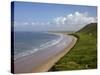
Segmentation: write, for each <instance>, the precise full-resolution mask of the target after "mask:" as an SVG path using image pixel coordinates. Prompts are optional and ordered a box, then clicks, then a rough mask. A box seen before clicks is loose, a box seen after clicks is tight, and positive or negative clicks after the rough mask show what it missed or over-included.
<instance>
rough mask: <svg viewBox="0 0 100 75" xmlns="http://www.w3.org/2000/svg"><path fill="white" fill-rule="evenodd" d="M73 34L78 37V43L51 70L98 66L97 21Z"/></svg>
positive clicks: (93, 67)
mask: <svg viewBox="0 0 100 75" xmlns="http://www.w3.org/2000/svg"><path fill="white" fill-rule="evenodd" d="M71 35H74V36H75V37H77V38H78V41H77V43H76V45H75V46H74V47H73V48H72V49H71V50H70V51H69V52H68V53H67V54H66V55H65V56H64V57H62V58H61V59H60V60H59V61H58V62H57V63H56V64H55V65H54V66H53V67H52V68H51V69H50V71H64V70H81V69H95V68H97V23H91V24H89V25H87V26H86V27H84V28H83V29H82V30H79V31H78V32H76V33H74V34H71Z"/></svg>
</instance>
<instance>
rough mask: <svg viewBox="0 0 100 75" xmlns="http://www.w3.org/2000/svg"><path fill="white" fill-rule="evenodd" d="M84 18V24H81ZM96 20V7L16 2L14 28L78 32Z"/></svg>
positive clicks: (19, 29)
mask: <svg viewBox="0 0 100 75" xmlns="http://www.w3.org/2000/svg"><path fill="white" fill-rule="evenodd" d="M82 17H83V18H84V19H85V20H84V19H82V20H84V23H82V22H81V23H79V22H80V21H81V20H80V19H81V18H82ZM96 19H97V8H96V7H95V6H80V5H67V4H48V3H34V2H14V27H15V30H18V31H50V30H57V31H58V30H66V31H73V30H74V31H77V30H78V29H80V28H82V27H83V26H84V25H85V24H88V23H90V22H95V21H96ZM76 20H77V21H76ZM89 21H90V22H89ZM74 22H75V24H74ZM76 22H78V23H76ZM74 26H76V27H74Z"/></svg>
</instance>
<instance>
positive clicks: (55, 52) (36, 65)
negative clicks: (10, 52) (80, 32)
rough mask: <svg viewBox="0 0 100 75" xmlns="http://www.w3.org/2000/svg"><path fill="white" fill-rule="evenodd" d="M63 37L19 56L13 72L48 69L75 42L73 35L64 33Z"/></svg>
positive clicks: (43, 70)
mask: <svg viewBox="0 0 100 75" xmlns="http://www.w3.org/2000/svg"><path fill="white" fill-rule="evenodd" d="M60 35H62V36H63V39H62V40H61V41H60V42H59V43H57V44H55V45H53V46H52V47H49V48H46V49H45V50H40V51H37V52H36V53H34V54H31V55H28V56H26V57H23V58H20V59H18V60H16V61H15V62H14V68H15V69H14V73H32V72H33V73H35V72H46V71H48V70H49V69H50V68H51V67H52V66H53V65H54V64H55V63H56V62H57V61H58V60H59V59H61V57H63V56H64V55H65V54H66V53H67V52H68V51H69V50H70V49H71V48H72V47H73V46H74V45H75V43H76V41H77V39H76V38H75V37H74V36H70V35H64V34H60Z"/></svg>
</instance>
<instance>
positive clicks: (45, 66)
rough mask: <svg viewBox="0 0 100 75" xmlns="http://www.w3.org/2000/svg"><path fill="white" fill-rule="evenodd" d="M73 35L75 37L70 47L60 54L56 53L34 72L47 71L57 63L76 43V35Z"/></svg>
mask: <svg viewBox="0 0 100 75" xmlns="http://www.w3.org/2000/svg"><path fill="white" fill-rule="evenodd" d="M64 35H65V34H64ZM69 36H70V35H69ZM71 37H72V38H73V40H72V42H71V43H70V45H69V46H68V47H66V48H65V49H64V50H63V51H62V52H61V53H59V54H57V55H55V56H54V57H52V58H51V59H49V60H48V61H47V62H46V63H44V64H42V65H40V66H38V67H37V68H35V69H33V71H32V73H37V72H47V71H48V70H49V69H50V68H51V67H53V66H54V65H55V63H56V62H58V61H59V60H60V59H61V58H62V57H63V56H64V55H65V54H66V53H67V52H69V51H70V49H71V48H72V47H73V46H74V45H75V43H76V41H77V38H76V37H74V36H71Z"/></svg>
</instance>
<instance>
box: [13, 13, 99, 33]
mask: <svg viewBox="0 0 100 75" xmlns="http://www.w3.org/2000/svg"><path fill="white" fill-rule="evenodd" d="M96 21H97V18H96V17H93V16H90V15H89V13H87V12H84V13H80V12H74V13H70V14H67V15H65V16H59V17H56V18H53V19H52V20H51V21H47V22H35V21H33V22H20V23H18V22H15V25H14V26H15V27H20V29H21V28H22V29H24V28H26V29H27V28H28V29H29V28H30V29H32V30H71V31H77V30H79V29H80V28H82V27H84V26H85V25H86V24H89V23H93V22H96Z"/></svg>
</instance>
